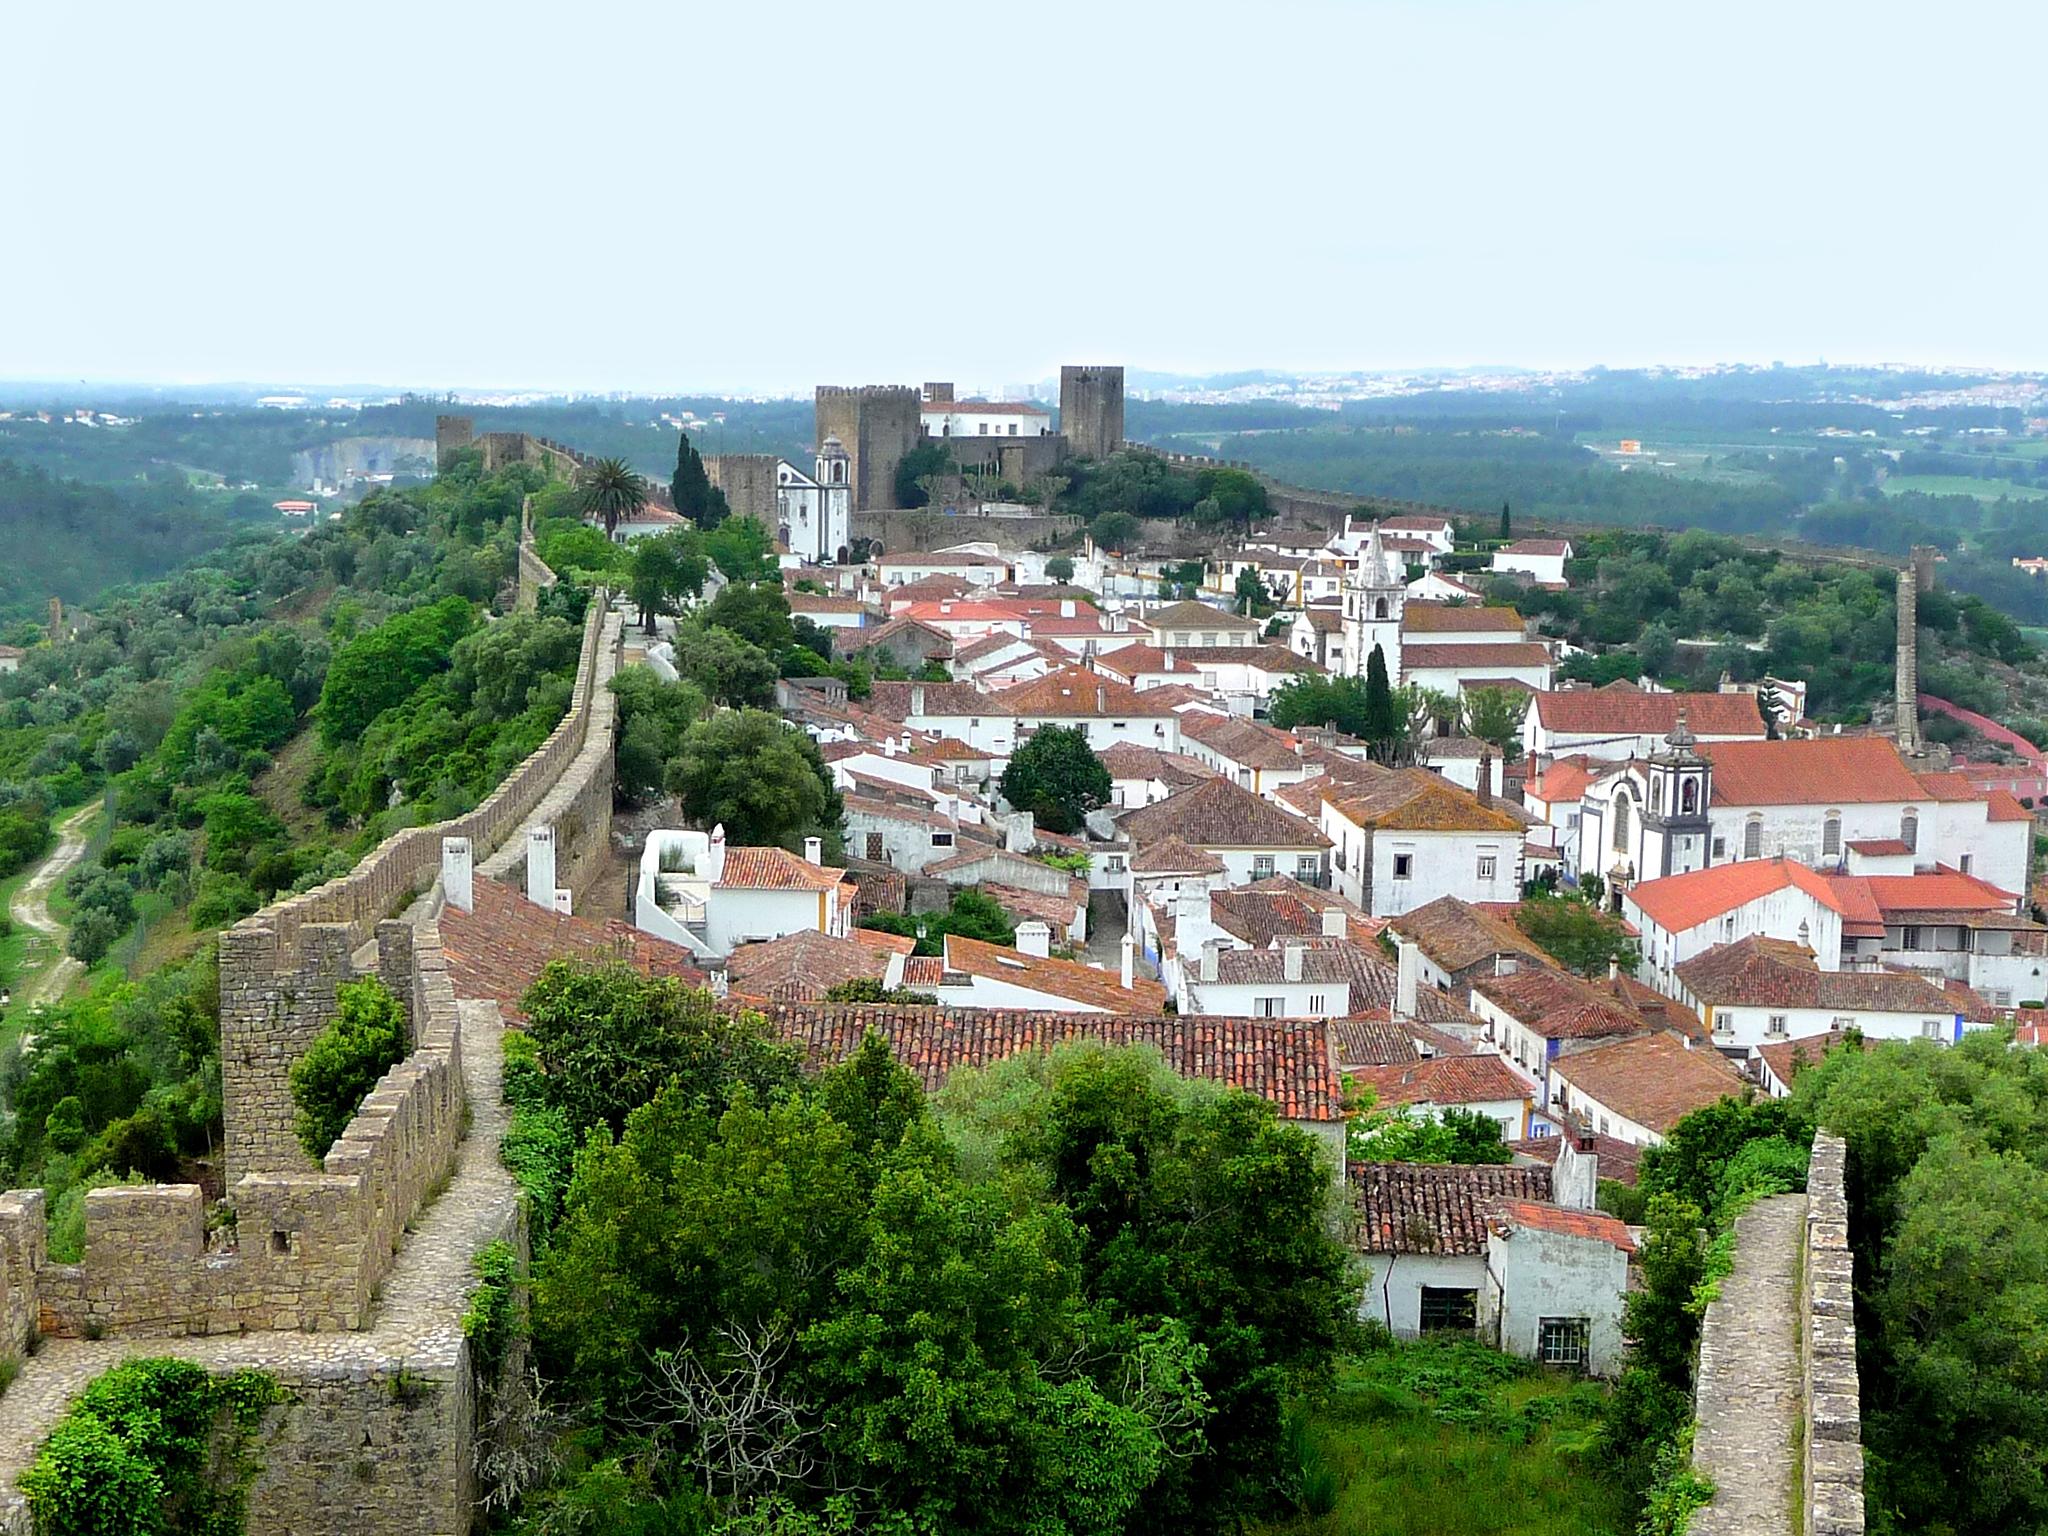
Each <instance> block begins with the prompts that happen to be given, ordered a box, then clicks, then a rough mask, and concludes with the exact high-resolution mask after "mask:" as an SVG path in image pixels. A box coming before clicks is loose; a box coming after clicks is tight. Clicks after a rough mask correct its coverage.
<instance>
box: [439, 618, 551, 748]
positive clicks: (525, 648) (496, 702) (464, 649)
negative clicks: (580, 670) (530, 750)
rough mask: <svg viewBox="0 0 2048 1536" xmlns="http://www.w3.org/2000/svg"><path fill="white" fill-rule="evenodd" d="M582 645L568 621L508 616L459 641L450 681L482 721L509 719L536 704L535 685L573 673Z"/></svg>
mask: <svg viewBox="0 0 2048 1536" xmlns="http://www.w3.org/2000/svg"><path fill="white" fill-rule="evenodd" d="M582 649H583V635H582V633H581V632H580V631H579V630H578V629H577V628H576V627H575V626H574V625H572V624H570V623H569V622H568V621H567V620H564V619H556V618H543V617H542V616H541V615H539V614H536V613H513V614H507V615H506V616H505V617H503V618H501V619H499V620H497V622H495V623H493V624H487V625H485V626H484V627H483V628H481V629H477V630H473V631H472V632H470V633H469V634H467V635H464V636H463V637H462V638H461V639H460V640H458V641H456V642H455V648H454V649H453V650H452V651H451V652H450V653H449V672H448V681H449V684H450V685H451V686H452V687H453V689H454V691H455V697H456V698H457V700H459V701H460V702H461V703H463V704H465V705H467V706H468V707H469V708H470V709H472V710H474V711H475V712H476V714H477V716H478V717H479V718H480V719H484V720H493V721H495V720H510V719H513V718H514V717H515V716H518V715H521V714H524V713H525V712H526V711H527V709H528V708H530V707H531V706H532V704H533V702H534V690H535V689H536V688H539V687H540V686H541V685H542V684H543V683H544V682H548V681H552V680H554V679H557V678H559V677H560V676H562V675H563V674H564V673H566V672H570V671H573V670H574V668H575V666H576V659H577V657H578V655H579V654H581V652H582Z"/></svg>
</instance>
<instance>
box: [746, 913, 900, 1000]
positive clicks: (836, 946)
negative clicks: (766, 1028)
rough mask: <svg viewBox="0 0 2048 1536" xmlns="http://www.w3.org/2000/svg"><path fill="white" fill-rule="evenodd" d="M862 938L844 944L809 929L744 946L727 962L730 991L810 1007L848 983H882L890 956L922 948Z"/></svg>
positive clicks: (880, 936)
mask: <svg viewBox="0 0 2048 1536" xmlns="http://www.w3.org/2000/svg"><path fill="white" fill-rule="evenodd" d="M858 932H859V935H860V936H859V937H858V938H845V939H839V938H834V937H832V936H831V935H830V934H826V933H820V932H818V931H817V930H816V929H815V928H805V929H801V930H799V931H798V932H796V933H790V934H784V935H783V936H782V937H781V938H779V939H770V940H769V941H767V942H766V943H762V944H742V945H741V946H740V947H739V948H738V949H736V950H734V951H733V952H732V954H731V956H730V957H729V958H728V959H727V960H726V962H725V977H726V986H727V989H728V991H729V992H730V994H731V995H733V996H735V997H748V998H760V999H768V998H775V999H779V1000H781V1001H783V1002H791V1003H802V1002H810V1001H812V1000H814V999H817V998H822V997H823V996H824V995H825V994H826V993H827V992H829V991H831V990H832V988H834V987H836V986H838V985H840V983H842V982H848V981H858V980H861V979H862V978H873V979H874V980H877V981H879V980H880V979H881V978H882V976H883V974H884V973H885V972H886V971H887V970H888V969H889V956H890V955H891V954H906V955H907V954H908V953H909V952H910V950H911V949H912V947H913V946H915V944H916V943H917V941H916V940H915V939H912V938H907V937H904V936H902V935H899V934H893V933H881V932H878V931H876V930H873V929H868V928H862V929H860V930H858Z"/></svg>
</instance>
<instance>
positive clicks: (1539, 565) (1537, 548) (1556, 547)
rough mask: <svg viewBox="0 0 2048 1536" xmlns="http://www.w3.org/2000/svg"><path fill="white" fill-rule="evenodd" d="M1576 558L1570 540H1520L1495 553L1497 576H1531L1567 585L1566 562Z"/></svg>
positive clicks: (1547, 582)
mask: <svg viewBox="0 0 2048 1536" xmlns="http://www.w3.org/2000/svg"><path fill="white" fill-rule="evenodd" d="M1571 557H1572V541H1571V540H1570V539H1516V540H1515V541H1514V543H1512V544H1508V545H1505V546H1503V547H1502V548H1500V549H1496V550H1495V551H1494V552H1493V570H1494V573H1495V574H1496V575H1503V576H1518V575H1519V576H1528V577H1530V578H1532V579H1534V580H1536V581H1538V582H1541V583H1543V584H1544V585H1546V586H1553V587H1561V586H1563V585H1564V584H1565V579H1564V567H1565V562H1566V561H1567V560H1569V559H1571Z"/></svg>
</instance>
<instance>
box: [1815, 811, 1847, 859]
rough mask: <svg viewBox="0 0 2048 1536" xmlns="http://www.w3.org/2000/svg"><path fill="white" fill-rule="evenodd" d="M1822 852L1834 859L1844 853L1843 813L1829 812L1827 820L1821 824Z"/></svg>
mask: <svg viewBox="0 0 2048 1536" xmlns="http://www.w3.org/2000/svg"><path fill="white" fill-rule="evenodd" d="M1820 851H1821V853H1822V854H1823V855H1826V856H1828V857H1833V856H1834V855H1836V854H1839V853H1840V852H1841V851H1842V813H1841V812H1840V811H1829V812H1828V815H1827V820H1825V821H1823V822H1822V823H1821V824H1820Z"/></svg>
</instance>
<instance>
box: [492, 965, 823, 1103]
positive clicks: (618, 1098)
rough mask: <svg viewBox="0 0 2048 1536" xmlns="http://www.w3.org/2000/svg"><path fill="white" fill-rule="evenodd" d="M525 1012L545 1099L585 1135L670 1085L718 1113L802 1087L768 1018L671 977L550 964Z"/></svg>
mask: <svg viewBox="0 0 2048 1536" xmlns="http://www.w3.org/2000/svg"><path fill="white" fill-rule="evenodd" d="M521 1006H522V1007H523V1008H524V1009H525V1010H526V1016H527V1020H528V1024H527V1031H528V1033H529V1034H530V1035H531V1037H532V1039H533V1043H534V1046H535V1048H536V1050H537V1052H538V1055H539V1058H540V1065H541V1069H542V1071H543V1072H544V1074H545V1085H546V1093H547V1099H548V1102H549V1103H550V1104H552V1105H553V1106H554V1107H555V1108H557V1109H559V1110H561V1111H562V1113H563V1114H565V1115H567V1116H568V1118H569V1125H570V1128H571V1129H572V1130H573V1131H575V1132H576V1133H577V1134H578V1135H581V1134H582V1133H583V1132H585V1131H587V1130H589V1129H590V1128H591V1127H592V1126H596V1125H605V1126H609V1127H610V1128H611V1129H612V1131H613V1132H614V1133H617V1132H618V1131H620V1130H621V1129H623V1128H624V1126H625V1124H626V1118H627V1116H628V1115H629V1114H630V1113H631V1112H632V1111H633V1110H634V1109H635V1108H637V1107H638V1106H640V1105H642V1104H645V1103H647V1102H648V1101H649V1100H650V1099H652V1098H653V1097H654V1096H655V1095H656V1094H657V1093H658V1092H660V1091H661V1090H662V1089H664V1088H668V1087H674V1088H676V1089H677V1090H678V1091H679V1092H680V1093H681V1094H682V1095H683V1097H684V1100H685V1102H691V1103H697V1104H701V1105H707V1106H709V1108H710V1111H711V1113H713V1114H716V1113H719V1112H721V1111H722V1110H723V1109H724V1107H725V1105H726V1104H727V1103H729V1102H730V1101H731V1099H732V1096H733V1095H734V1094H735V1093H736V1092H738V1091H739V1090H740V1089H741V1088H745V1089H748V1090H750V1091H752V1092H754V1093H756V1094H758V1095H760V1096H761V1097H762V1098H764V1099H765V1098H766V1097H768V1096H769V1095H771V1094H773V1093H775V1092H777V1091H779V1090H780V1089H783V1088H786V1087H788V1086H789V1085H790V1084H791V1083H793V1082H794V1081H795V1072H796V1054H795V1051H794V1050H793V1048H791V1047H789V1046H787V1045H784V1044H782V1043H781V1042H780V1041H778V1040H776V1039H774V1038H773V1037H772V1035H771V1034H770V1032H769V1029H768V1025H767V1021H766V1020H764V1019H762V1018H761V1016H760V1015H759V1014H755V1013H748V1012H745V1011H739V1012H732V1011H728V1010H726V1009H722V1008H720V1007H719V1006H718V1000H717V999H716V998H714V997H713V996H712V995H711V994H710V993H709V992H704V991H699V990H696V989H693V988H690V987H686V986H684V985H683V984H682V983H681V982H679V981H677V980H676V979H675V978H674V977H670V976H660V977H656V976H644V975H642V974H641V973H640V972H639V971H636V970H634V969H633V968H632V967H631V966H629V965H624V964H612V965H587V964H580V963H577V962H575V961H569V960H551V961H549V962H548V964H547V965H546V967H545V968H543V969H542V971H541V973H540V976H539V977H538V978H537V979H536V980H535V981H534V983H533V985H532V986H531V987H529V988H528V989H527V991H526V996H525V998H524V1000H523V1001H522V1003H521Z"/></svg>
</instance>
